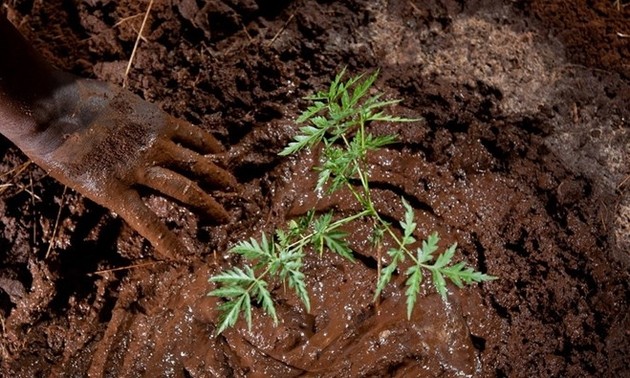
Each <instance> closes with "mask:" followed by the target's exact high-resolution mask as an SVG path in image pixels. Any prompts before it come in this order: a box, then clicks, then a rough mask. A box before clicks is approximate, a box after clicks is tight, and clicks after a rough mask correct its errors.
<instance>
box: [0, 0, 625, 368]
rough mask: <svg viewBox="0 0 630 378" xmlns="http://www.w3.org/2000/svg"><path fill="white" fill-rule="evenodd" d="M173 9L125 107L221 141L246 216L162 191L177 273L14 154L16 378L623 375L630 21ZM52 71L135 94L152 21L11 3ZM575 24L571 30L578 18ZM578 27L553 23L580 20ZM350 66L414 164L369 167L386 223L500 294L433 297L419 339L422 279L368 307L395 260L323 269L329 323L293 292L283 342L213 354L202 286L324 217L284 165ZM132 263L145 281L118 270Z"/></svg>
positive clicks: (8, 206) (401, 9)
mask: <svg viewBox="0 0 630 378" xmlns="http://www.w3.org/2000/svg"><path fill="white" fill-rule="evenodd" d="M549 3H550V2H546V1H537V0H531V1H504V2H501V1H470V2H460V1H422V2H420V1H411V2H409V1H380V0H379V1H351V0H348V1H262V0H261V1H254V0H224V1H205V0H202V1H193V0H177V1H168V2H167V1H155V4H154V6H153V9H152V11H151V15H150V17H149V21H148V25H147V30H146V32H145V33H144V40H143V41H142V42H141V43H140V45H139V50H138V53H137V56H136V59H135V61H134V65H133V69H132V70H131V72H130V76H129V88H130V89H131V90H133V91H134V92H136V93H138V94H139V95H140V96H142V97H143V98H145V99H148V100H150V101H153V102H155V103H157V104H159V106H161V107H162V108H163V109H165V110H166V111H168V112H169V113H171V114H172V115H174V116H177V117H181V118H184V119H187V120H189V121H190V122H192V123H194V124H196V125H199V127H202V128H204V129H206V130H208V131H210V132H211V133H212V134H213V135H215V136H216V137H217V138H218V139H219V140H220V141H221V142H222V143H223V144H224V145H225V146H226V148H228V149H229V150H230V154H231V155H230V156H231V157H232V158H231V166H230V169H231V170H232V172H234V174H235V175H236V176H237V177H238V179H239V181H240V182H241V183H242V184H243V187H244V189H243V193H242V196H241V197H233V196H227V195H226V196H223V197H221V196H219V197H218V198H219V200H220V202H221V203H222V204H223V205H224V206H225V207H226V208H227V209H228V211H229V212H230V214H231V216H232V219H233V220H232V222H231V223H230V224H227V225H223V226H216V225H213V224H211V223H208V222H206V221H204V220H203V219H201V220H200V219H199V218H198V217H197V215H196V214H194V213H191V212H189V211H188V210H187V209H185V208H183V207H181V206H179V205H178V204H176V203H172V202H170V201H168V200H166V199H164V198H161V197H159V196H157V195H156V194H155V193H145V194H146V202H147V204H148V205H149V206H150V207H151V208H153V209H154V210H155V211H156V212H157V213H158V215H159V216H160V217H161V219H163V220H164V221H165V222H166V224H167V225H168V226H169V227H170V228H171V229H172V230H173V231H174V232H176V233H177V234H178V236H179V237H180V238H181V239H182V240H183V241H184V242H185V243H186V245H189V246H190V248H191V251H194V252H191V253H184V252H182V255H181V256H180V261H179V263H162V262H158V261H155V260H153V259H152V255H153V251H152V249H151V248H150V246H149V245H148V244H147V243H146V241H144V240H142V239H141V238H139V237H138V236H137V235H136V234H135V233H134V232H133V231H131V230H130V229H129V228H128V227H127V226H126V225H125V224H124V223H123V222H122V221H121V220H120V219H119V218H117V217H116V215H115V214H111V213H109V212H108V211H107V210H105V209H102V208H100V207H99V206H97V205H95V204H93V203H92V202H90V201H89V200H86V199H84V198H82V197H81V196H79V195H77V194H75V193H74V192H72V191H71V190H66V189H64V188H63V186H61V185H60V184H58V183H56V182H55V181H54V180H52V179H51V178H49V177H47V176H46V175H45V173H44V172H43V171H42V170H40V169H39V168H37V167H35V166H34V165H32V164H31V165H28V164H25V163H26V159H25V158H24V156H23V155H22V154H21V153H20V152H19V151H18V150H17V149H16V148H15V147H13V146H12V145H11V144H10V143H9V142H7V141H6V140H2V142H1V143H0V156H1V158H2V160H1V161H0V168H1V172H2V180H3V185H2V186H1V187H0V192H1V194H0V209H1V210H2V211H1V214H2V218H1V219H0V320H1V323H0V325H1V329H0V330H1V332H2V338H1V339H0V356H1V357H0V358H1V366H0V373H1V374H0V375H2V376H12V377H32V376H50V377H61V376H66V377H82V376H94V377H97V376H106V377H138V376H160V377H162V376H163V377H214V376H226V377H227V376H236V377H269V376H276V377H293V376H322V377H342V376H343V377H350V376H353V377H354V376H356V377H367V376H396V377H412V376H414V377H415V376H420V377H438V376H440V377H455V376H475V377H508V376H509V377H532V376H534V377H551V376H564V377H583V376H597V377H622V376H628V374H630V372H629V371H628V367H627V361H628V349H629V345H630V341H629V340H628V338H629V335H628V329H630V318H629V317H628V298H629V291H628V266H629V258H628V251H629V250H630V249H629V246H630V236H629V234H630V200H629V198H628V193H629V187H630V180H628V177H629V175H630V169H629V167H630V164H629V163H630V162H629V156H628V155H629V153H628V150H629V148H630V147H629V146H630V137H629V135H630V134H629V132H630V131H629V124H628V122H629V120H630V112H629V110H628V109H629V108H628V104H630V92H629V85H628V61H629V60H628V52H629V51H630V48H629V47H630V46H629V43H630V39H628V38H624V37H620V36H619V35H618V34H617V33H621V34H630V23H629V21H628V20H629V18H628V17H629V13H628V12H629V11H630V9H629V7H626V8H625V9H622V10H618V9H616V8H615V7H614V5H613V4H612V3H613V2H612V1H603V0H602V1H589V2H569V1H556V2H553V4H552V5H549ZM5 5H6V6H5V7H4V8H3V9H2V11H3V12H6V13H7V14H8V16H9V18H10V19H11V20H12V21H13V22H14V23H15V24H16V25H18V26H19V29H20V30H21V31H22V33H24V34H25V35H26V36H27V37H28V38H29V39H30V40H32V41H34V42H33V43H34V45H35V46H36V47H37V48H38V49H39V50H41V51H42V52H43V53H44V54H45V55H46V56H47V57H48V58H49V59H50V60H51V61H53V62H54V63H55V64H56V65H57V66H59V67H61V68H63V69H66V70H69V71H72V72H74V73H77V74H79V75H82V76H86V77H95V78H99V79H102V80H108V81H110V82H113V83H117V84H121V83H122V81H123V75H124V71H125V65H126V62H127V59H128V57H129V55H130V53H131V50H132V48H133V44H134V42H135V38H136V35H137V32H138V30H139V28H140V24H141V22H142V18H143V17H142V16H143V13H144V11H145V9H146V4H145V2H137V1H96V0H92V1H82V2H70V1H58V0H57V1H47V2H42V1H17V0H15V1H6V2H5ZM559 10H561V12H560V11H559ZM560 14H561V16H558V15H560ZM343 66H347V67H348V70H349V71H350V72H352V73H360V72H364V71H366V70H373V69H376V68H378V69H380V70H381V75H380V78H379V80H378V82H377V85H376V86H377V89H378V90H379V91H382V92H385V93H386V95H387V97H389V98H402V99H404V101H403V103H402V104H400V105H398V106H396V107H395V108H394V109H393V110H394V111H395V112H396V113H397V114H400V115H403V116H408V117H423V118H424V121H422V122H415V123H411V124H402V125H388V124H382V125H373V131H374V132H375V133H396V134H397V135H398V136H399V139H400V143H398V144H396V145H393V146H391V147H390V148H388V149H386V150H384V151H383V152H382V153H379V154H378V155H376V156H372V157H371V158H370V169H371V173H372V176H371V177H372V181H373V186H374V187H375V192H374V199H375V202H376V205H377V208H378V210H379V212H381V214H382V215H383V216H384V217H385V218H386V219H390V220H392V221H395V220H396V219H398V218H400V217H401V215H402V213H403V209H402V208H401V205H400V204H399V198H400V196H401V195H404V196H405V197H406V198H407V199H408V200H409V201H410V202H411V203H412V205H413V206H414V208H415V209H416V216H417V219H418V224H419V226H418V235H417V236H418V237H423V236H426V235H427V234H428V233H430V232H431V231H433V230H436V231H439V232H440V234H441V235H442V238H443V243H444V245H446V244H450V243H452V242H458V243H459V246H460V248H459V253H458V257H459V258H461V259H464V260H466V261H467V262H469V263H470V264H471V265H472V266H474V267H476V268H477V269H479V270H481V271H484V272H488V273H490V274H493V275H496V276H499V277H500V279H499V280H497V281H494V282H491V283H486V284H483V285H478V286H473V287H470V288H465V289H457V288H455V287H450V296H449V300H448V302H447V303H443V302H442V301H441V300H440V298H439V296H438V295H436V294H434V293H433V291H432V290H431V288H430V287H428V286H427V287H425V288H424V290H425V294H424V295H423V296H422V297H421V299H419V303H418V305H417V308H416V310H415V311H414V313H413V316H412V319H411V320H409V321H408V320H406V318H405V300H404V296H403V295H402V293H403V287H402V285H403V284H404V283H403V281H402V277H398V278H396V280H395V283H393V284H392V285H390V287H388V289H387V290H386V291H385V293H384V295H383V297H382V299H381V301H380V303H379V305H378V306H375V305H374V304H373V303H372V301H371V299H372V295H373V294H372V293H373V289H374V287H375V281H376V265H377V264H376V261H377V260H376V259H377V254H376V252H374V251H373V250H372V249H371V248H370V246H369V243H368V242H367V236H368V233H369V232H368V229H369V228H368V225H366V224H361V223H356V224H355V225H353V227H352V230H353V234H352V237H351V244H352V247H353V250H354V251H355V254H356V255H357V257H359V261H360V262H359V263H357V264H354V265H352V264H350V263H348V262H345V261H342V260H340V259H337V258H335V257H326V258H319V257H317V256H309V257H308V258H307V259H306V261H305V263H306V271H305V273H306V275H307V281H308V283H309V287H310V293H311V300H312V311H311V312H310V313H306V312H305V310H304V309H303V308H302V307H301V306H300V305H299V303H298V301H297V300H296V298H294V297H293V296H291V295H288V294H285V293H284V291H283V289H282V287H281V286H278V287H275V288H274V294H275V295H276V296H277V298H278V300H277V306H278V312H279V316H280V317H281V319H282V322H281V323H280V325H279V327H277V328H274V327H272V324H271V321H270V320H268V319H267V318H265V317H264V316H263V314H261V312H260V311H259V310H258V309H256V310H255V314H254V328H253V329H252V331H251V332H249V331H247V329H246V327H244V325H243V324H242V323H240V322H239V324H238V326H237V327H236V328H235V329H233V330H230V331H227V332H225V333H224V334H223V335H222V336H221V337H214V336H213V332H214V330H215V325H216V322H217V313H216V306H217V300H216V299H214V298H209V297H207V296H206V295H205V294H206V293H207V292H208V291H209V290H211V289H212V287H211V285H210V284H209V283H208V282H207V279H208V277H209V276H210V275H212V274H213V273H216V272H217V271H218V270H219V269H222V268H225V267H228V266H230V265H232V264H237V263H238V261H236V260H234V258H233V257H230V256H227V255H226V250H227V249H228V248H229V246H230V245H232V244H233V243H235V242H236V241H238V240H241V239H243V238H247V237H251V236H258V235H259V233H260V232H261V231H267V232H270V231H271V230H273V229H274V228H275V227H279V226H282V225H283V224H285V222H286V220H287V219H290V218H292V217H295V216H297V215H300V214H302V213H304V212H305V211H306V210H307V209H309V208H312V207H315V208H317V209H318V210H320V211H325V210H327V209H336V210H338V211H339V212H340V213H341V214H344V213H348V212H351V211H353V210H354V209H355V208H356V204H354V203H353V202H352V201H351V200H349V199H348V197H346V196H345V195H344V194H341V195H339V196H337V197H335V198H332V199H330V200H326V201H319V202H318V201H317V199H316V198H315V197H314V195H313V193H312V186H313V185H314V180H315V174H314V173H313V172H312V171H311V167H312V165H313V164H314V159H316V157H315V156H311V155H308V154H306V155H302V156H300V157H298V158H280V157H278V156H277V155H276V153H277V152H278V151H279V150H280V149H281V148H282V147H283V146H284V145H285V144H286V143H287V142H288V140H289V139H290V138H291V136H292V135H293V134H294V133H295V132H296V130H297V126H296V125H295V124H294V123H293V120H294V119H295V118H296V116H297V115H298V114H299V112H300V109H303V108H304V106H305V102H304V101H303V100H301V98H302V97H303V96H305V95H307V94H309V93H311V92H312V91H313V90H315V89H321V88H323V86H325V85H326V83H327V82H328V81H329V80H330V79H331V77H332V76H333V75H334V74H335V73H336V72H337V71H338V70H339V69H340V68H341V67H343ZM121 267H126V268H125V269H117V268H121Z"/></svg>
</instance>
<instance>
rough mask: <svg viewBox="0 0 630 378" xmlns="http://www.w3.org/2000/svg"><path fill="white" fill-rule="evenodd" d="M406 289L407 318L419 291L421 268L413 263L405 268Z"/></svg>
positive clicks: (409, 317) (409, 316)
mask: <svg viewBox="0 0 630 378" xmlns="http://www.w3.org/2000/svg"><path fill="white" fill-rule="evenodd" d="M406 273H407V281H405V284H406V285H407V290H406V291H405V295H406V296H407V319H411V313H412V312H413V306H415V304H416V298H417V297H418V293H419V292H420V283H421V282H422V269H420V266H418V265H413V266H411V267H409V269H407V272H406Z"/></svg>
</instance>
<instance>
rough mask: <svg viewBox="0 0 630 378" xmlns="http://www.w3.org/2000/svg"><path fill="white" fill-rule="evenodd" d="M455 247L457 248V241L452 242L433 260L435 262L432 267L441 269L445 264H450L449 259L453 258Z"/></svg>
mask: <svg viewBox="0 0 630 378" xmlns="http://www.w3.org/2000/svg"><path fill="white" fill-rule="evenodd" d="M456 248H457V243H454V244H453V245H451V246H450V247H448V249H447V250H446V251H445V252H444V253H442V254H441V255H440V256H439V257H438V258H437V260H436V261H435V264H433V268H435V269H441V268H443V267H445V266H446V265H448V264H450V263H451V260H452V259H453V255H455V249H456Z"/></svg>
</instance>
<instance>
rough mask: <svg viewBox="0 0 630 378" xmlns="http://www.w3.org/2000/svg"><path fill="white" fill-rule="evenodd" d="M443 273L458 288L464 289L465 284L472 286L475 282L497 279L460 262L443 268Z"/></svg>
mask: <svg viewBox="0 0 630 378" xmlns="http://www.w3.org/2000/svg"><path fill="white" fill-rule="evenodd" d="M442 273H443V274H444V275H445V276H447V277H448V278H449V279H450V280H451V281H453V283H454V284H455V285H457V286H458V287H463V284H464V283H466V284H469V285H470V284H472V283H475V282H485V281H493V280H496V279H497V277H494V276H490V275H488V274H485V273H481V272H477V271H475V270H474V269H473V268H471V267H466V264H465V263H464V262H459V263H457V264H455V265H453V266H451V267H448V268H443V269H442Z"/></svg>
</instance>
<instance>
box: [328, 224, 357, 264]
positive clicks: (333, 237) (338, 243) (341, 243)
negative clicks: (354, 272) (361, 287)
mask: <svg viewBox="0 0 630 378" xmlns="http://www.w3.org/2000/svg"><path fill="white" fill-rule="evenodd" d="M347 235H348V234H346V233H345V232H343V231H335V230H331V231H329V232H328V233H326V234H325V235H323V238H324V241H325V242H326V247H328V249H330V250H331V251H333V252H335V253H336V254H338V255H339V256H341V257H344V258H346V259H347V260H349V261H351V262H355V261H356V260H355V258H354V256H353V255H352V250H351V249H350V247H348V243H346V241H345V240H344V238H345V237H346V236H347Z"/></svg>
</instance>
